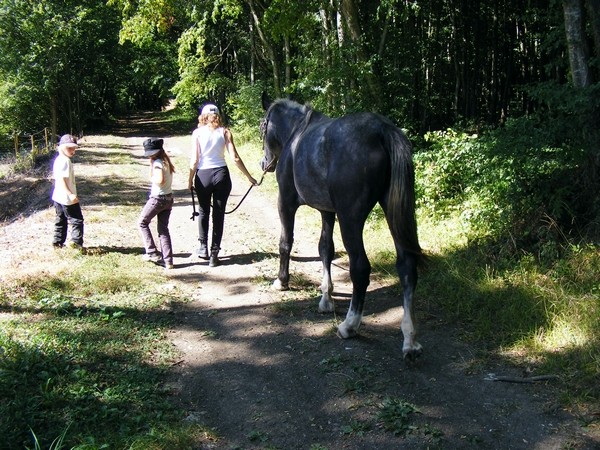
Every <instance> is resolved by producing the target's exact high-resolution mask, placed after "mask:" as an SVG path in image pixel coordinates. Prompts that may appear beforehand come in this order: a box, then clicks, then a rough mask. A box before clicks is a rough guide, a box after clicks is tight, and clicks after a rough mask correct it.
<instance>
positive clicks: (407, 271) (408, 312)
mask: <svg viewBox="0 0 600 450" xmlns="http://www.w3.org/2000/svg"><path fill="white" fill-rule="evenodd" d="M397 252H398V256H397V259H396V269H397V270H398V275H399V276H400V281H401V283H402V289H403V291H404V315H403V316H402V324H401V328H402V334H403V335H404V344H403V345H402V353H403V355H404V359H409V360H414V359H416V358H417V357H418V356H420V355H421V353H422V352H423V348H422V347H421V344H419V343H418V342H417V341H416V339H415V338H416V335H417V331H416V329H415V325H414V318H413V311H412V303H413V294H414V292H415V288H416V286H417V260H416V257H415V255H413V254H412V253H409V252H405V251H403V250H402V249H400V248H397Z"/></svg>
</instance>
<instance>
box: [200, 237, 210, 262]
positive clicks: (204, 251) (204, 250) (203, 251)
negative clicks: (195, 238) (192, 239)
mask: <svg viewBox="0 0 600 450" xmlns="http://www.w3.org/2000/svg"><path fill="white" fill-rule="evenodd" d="M198 258H202V259H208V247H207V246H206V241H203V240H200V248H199V249H198Z"/></svg>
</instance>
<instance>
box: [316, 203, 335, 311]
mask: <svg viewBox="0 0 600 450" xmlns="http://www.w3.org/2000/svg"><path fill="white" fill-rule="evenodd" d="M334 226H335V213H332V212H325V211H321V238H320V239H319V256H320V257H321V262H322V263H323V281H322V282H321V293H322V295H321V301H320V302H319V312H332V311H333V301H332V300H331V294H332V293H333V283H332V282H331V261H333V255H334V253H335V250H334V245H333V227H334Z"/></svg>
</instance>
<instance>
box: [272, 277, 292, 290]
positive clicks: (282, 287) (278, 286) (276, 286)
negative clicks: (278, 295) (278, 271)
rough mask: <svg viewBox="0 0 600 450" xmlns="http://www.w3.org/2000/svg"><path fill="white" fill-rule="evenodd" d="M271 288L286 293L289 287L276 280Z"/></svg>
mask: <svg viewBox="0 0 600 450" xmlns="http://www.w3.org/2000/svg"><path fill="white" fill-rule="evenodd" d="M272 288H273V289H275V290H276V291H287V290H288V289H289V286H288V285H287V284H283V283H282V282H281V280H280V279H279V278H278V279H276V280H275V281H273V285H272Z"/></svg>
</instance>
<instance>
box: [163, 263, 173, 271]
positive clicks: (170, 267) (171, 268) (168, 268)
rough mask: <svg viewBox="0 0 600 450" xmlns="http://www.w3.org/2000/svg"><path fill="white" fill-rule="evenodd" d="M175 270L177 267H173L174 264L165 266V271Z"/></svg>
mask: <svg viewBox="0 0 600 450" xmlns="http://www.w3.org/2000/svg"><path fill="white" fill-rule="evenodd" d="M174 268H175V267H174V266H173V264H165V270H166V271H167V272H168V271H171V270H173V269H174Z"/></svg>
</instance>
